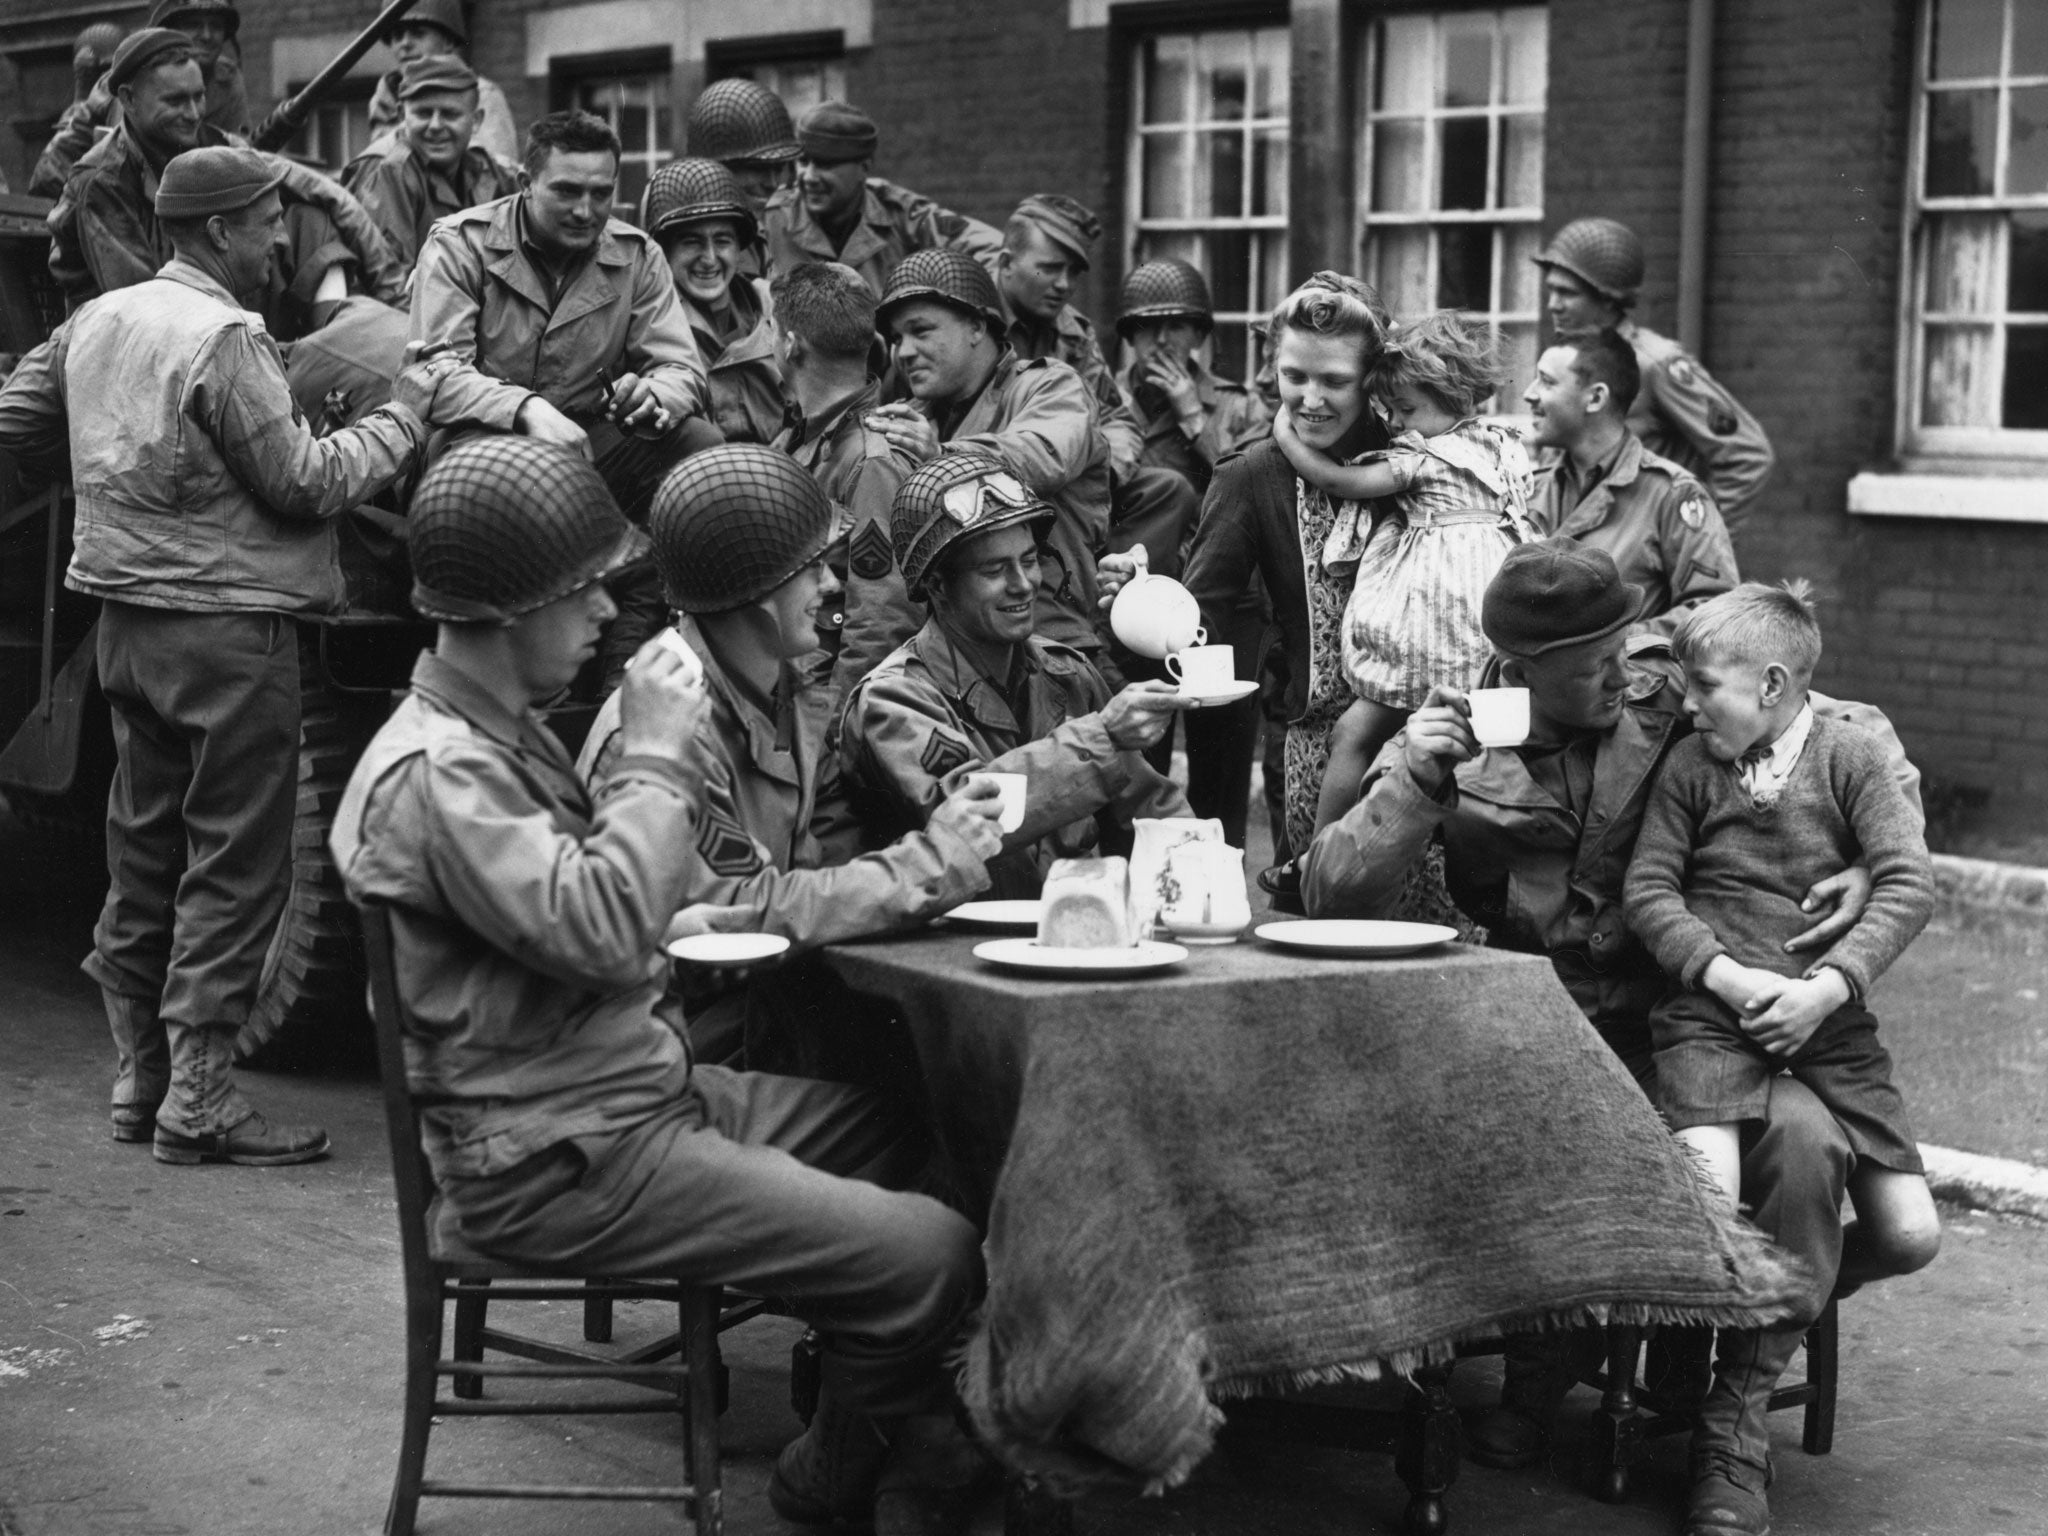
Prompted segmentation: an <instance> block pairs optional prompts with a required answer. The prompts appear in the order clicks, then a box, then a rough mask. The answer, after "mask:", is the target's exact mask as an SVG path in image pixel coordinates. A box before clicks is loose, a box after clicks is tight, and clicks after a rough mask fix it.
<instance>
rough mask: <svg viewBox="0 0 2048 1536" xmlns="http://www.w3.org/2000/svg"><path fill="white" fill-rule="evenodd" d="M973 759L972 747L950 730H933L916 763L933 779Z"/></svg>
mask: <svg viewBox="0 0 2048 1536" xmlns="http://www.w3.org/2000/svg"><path fill="white" fill-rule="evenodd" d="M973 761H974V749H973V748H972V747H970V746H968V745H967V743H966V742H964V741H962V740H961V739H960V738H959V737H958V736H955V735H954V734H953V733H952V732H951V731H933V732H932V734H931V739H930V740H929V741H927V742H926V743H925V744H924V755H923V756H922V757H920V758H919V759H918V763H919V764H920V765H921V766H922V767H923V768H924V771H925V772H926V773H928V774H930V775H931V776H932V777H933V778H935V779H943V778H944V777H945V776H946V775H947V774H949V773H951V772H952V771H953V770H954V769H955V768H959V767H963V766H965V765H966V764H968V763H971V762H973Z"/></svg>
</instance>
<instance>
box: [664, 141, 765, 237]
mask: <svg viewBox="0 0 2048 1536" xmlns="http://www.w3.org/2000/svg"><path fill="white" fill-rule="evenodd" d="M700 219H730V220H732V221H733V223H735V224H737V225H738V226H739V236H740V244H741V245H752V244H753V243H754V239H755V236H756V235H757V234H758V233H759V226H758V225H757V224H756V223H755V222H754V211H753V210H752V209H751V208H749V207H748V206H747V200H746V198H744V197H743V196H741V195H740V184H739V183H738V182H737V181H735V180H733V174H732V172H731V171H728V170H727V169H726V168H725V167H724V166H722V165H720V164H719V163H718V162H717V161H716V160H697V159H691V160H671V161H669V163H668V164H667V165H664V166H663V167H662V168H661V169H660V170H658V171H656V172H655V173H654V179H653V180H652V181H650V182H648V183H647V195H646V197H645V199H644V200H643V201H642V202H641V205H640V222H641V224H642V226H644V227H645V229H646V230H647V232H648V233H649V234H650V235H653V236H654V237H655V238H656V239H660V238H661V236H662V234H663V232H664V231H666V230H671V229H676V228H679V227H680V226H682V225H684V224H694V223H696V222H697V221H698V220H700Z"/></svg>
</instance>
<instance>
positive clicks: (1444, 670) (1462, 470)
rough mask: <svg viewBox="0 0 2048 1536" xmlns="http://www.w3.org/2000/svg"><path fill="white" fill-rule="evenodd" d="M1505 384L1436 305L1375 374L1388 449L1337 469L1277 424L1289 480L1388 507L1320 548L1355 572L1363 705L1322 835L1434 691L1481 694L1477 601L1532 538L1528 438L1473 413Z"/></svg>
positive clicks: (1348, 664) (1353, 605)
mask: <svg viewBox="0 0 2048 1536" xmlns="http://www.w3.org/2000/svg"><path fill="white" fill-rule="evenodd" d="M1500 383H1501V372H1500V369H1499V367H1498V365H1497V364H1496V362H1495V360H1494V352H1493V344H1492V340H1491V337H1490V336H1489V334H1488V328H1487V327H1486V325H1485V324H1484V323H1483V322H1481V321H1478V320H1475V319H1472V318H1470V317H1468V316H1466V315H1464V314H1462V313H1460V312H1458V311H1456V310H1437V311H1435V312H1433V313H1431V314H1427V315H1424V316H1422V317H1421V318H1420V319H1417V320H1414V321H1410V322H1408V323H1406V324H1404V325H1401V326H1398V327H1397V328H1396V329H1395V330H1394V332H1393V333H1392V335H1391V336H1390V337H1389V338H1388V341H1387V345H1386V349H1385V350H1384V351H1383V352H1381V354H1380V356H1379V359H1378V361H1377V362H1376V363H1375V365H1374V368H1373V373H1372V379H1371V385H1370V387H1371V390H1372V393H1373V396H1374V398H1375V399H1376V400H1377V401H1378V402H1379V404H1380V406H1381V408H1382V409H1383V410H1384V411H1385V413H1386V417H1387V424H1388V425H1389V426H1390V427H1391V428H1392V429H1393V431H1394V433H1395V437H1394V446H1393V447H1392V448H1389V449H1386V450H1384V451H1382V452H1378V453H1369V454H1362V455H1360V457H1359V458H1358V459H1357V460H1356V461H1354V462H1352V463H1349V464H1340V463H1337V462H1336V461H1334V460H1332V459H1330V458H1328V457H1327V456H1325V455H1324V454H1322V453H1320V452H1318V451H1317V450H1316V449H1314V448H1311V447H1309V446H1307V445H1306V444H1305V443H1303V442H1302V441H1301V439H1300V437H1299V436H1297V435H1296V433H1295V432H1294V429H1293V424H1292V423H1291V422H1290V421H1289V420H1288V418H1287V415H1286V413H1285V412H1282V413H1281V414H1280V417H1279V419H1278V420H1277V421H1276V423H1275V425H1274V428H1273V436H1274V438H1275V439H1276V440H1277V441H1278V443H1279V445H1280V449H1281V451H1282V452H1283V453H1285V454H1286V455H1287V460H1288V462H1289V463H1290V464H1291V465H1293V466H1294V472H1295V473H1296V474H1297V475H1299V476H1301V478H1302V479H1304V480H1306V481H1308V482H1309V483H1310V484H1311V485H1314V486H1317V487H1319V488H1320V489H1321V490H1323V491H1325V492H1326V493H1328V495H1329V496H1330V497H1331V498H1332V499H1333V500H1335V499H1337V498H1342V499H1343V500H1344V501H1346V502H1350V503H1356V502H1360V501H1370V500H1373V499H1375V498H1379V497H1391V498H1393V501H1392V504H1391V507H1390V508H1382V509H1380V510H1379V511H1378V512H1377V513H1375V512H1373V511H1371V510H1369V509H1363V508H1360V507H1357V506H1356V505H1352V506H1348V507H1346V508H1344V509H1343V510H1342V512H1340V514H1339V516H1338V519H1337V521H1336V523H1335V525H1333V526H1332V528H1331V529H1330V534H1329V538H1328V539H1327V541H1326V542H1325V543H1324V545H1323V551H1322V559H1323V564H1324V567H1325V568H1326V569H1330V570H1342V569H1343V568H1344V566H1346V565H1355V566H1356V567H1357V579H1356V584H1355V585H1354V586H1353V587H1352V590H1351V598H1350V601H1349V602H1348V603H1347V604H1346V606H1345V609H1344V670H1345V672H1346V673H1347V674H1349V676H1350V678H1351V686H1352V688H1353V690H1354V691H1355V692H1356V693H1357V694H1358V700H1357V702H1356V703H1354V704H1353V705H1352V706H1351V708H1350V709H1349V710H1347V711H1346V712H1345V714H1344V716H1343V718H1342V719H1340V720H1339V721H1338V722H1337V727H1336V731H1335V733H1334V735H1333V736H1332V737H1331V741H1330V766H1329V769H1328V770H1327V772H1326V773H1325V774H1324V776H1323V793H1322V799H1321V801H1320V803H1319V804H1318V806H1317V808H1316V829H1317V830H1318V831H1320V830H1322V828H1324V827H1326V826H1328V825H1329V824H1330V823H1331V822H1332V821H1335V820H1336V819H1337V818H1338V817H1340V816H1342V815H1343V814H1344V812H1345V811H1347V810H1349V809H1350V808H1351V806H1352V804H1353V803H1354V802H1355V801H1356V800H1357V798H1358V788H1359V784H1360V781H1362V780H1363V779H1364V777H1365V773H1366V770H1367V769H1368V768H1370V767H1371V766H1372V760H1373V758H1374V757H1375V756H1376V755H1378V753H1379V750H1380V748H1381V747H1383V746H1385V745H1386V744H1387V742H1388V741H1390V740H1392V739H1393V737H1394V735H1395V734H1396V733H1397V732H1398V731H1399V730H1400V729H1401V727H1402V725H1404V724H1405V723H1406V722H1407V719H1408V716H1409V715H1410V714H1411V713H1413V712H1414V711H1415V710H1416V709H1418V708H1420V707H1421V705H1422V702H1423V700H1424V699H1426V698H1427V697H1428V695H1429V690H1430V688H1431V686H1432V685H1434V684H1437V683H1448V684H1450V685H1452V686H1453V687H1457V688H1466V689H1469V688H1472V687H1474V686H1476V685H1477V684H1478V682H1479V677H1480V673H1481V672H1482V671H1484V670H1485V667H1486V664H1487V662H1488V661H1489V660H1490V659H1491V658H1492V654H1493V650H1492V647H1491V646H1489V645H1488V644H1487V643H1486V637H1485V636H1484V635H1483V634H1481V633H1480V629H1479V607H1480V602H1481V600H1482V599H1483V598H1484V596H1485V594H1486V586H1487V583H1488V582H1490V581H1491V580H1492V579H1493V574H1494V572H1495V571H1497V570H1499V569H1500V563H1501V561H1502V560H1503V559H1504V558H1505V557H1506V555H1507V552H1508V550H1509V549H1510V548H1511V547H1513V546H1514V545H1515V544H1517V543H1519V542H1520V541H1521V540H1523V539H1525V538H1528V537H1530V536H1531V534H1530V530H1529V525H1528V507H1529V486H1530V472H1529V460H1528V456H1527V455H1526V454H1525V453H1524V452H1523V451H1522V444H1521V440H1520V438H1518V437H1517V436H1516V435H1515V434H1514V433H1513V432H1512V431H1510V430H1509V429H1508V428H1507V427H1505V426H1502V425H1499V424H1496V423H1494V422H1491V421H1487V420H1484V419H1482V418H1480V417H1478V416H1476V415H1475V414H1474V413H1475V412H1476V411H1477V410H1478V409H1479V407H1480V405H1481V404H1483V403H1484V402H1485V401H1486V400H1488V399H1490V398H1491V397H1492V395H1493V392H1494V391H1495V390H1496V389H1498V388H1499V387H1500Z"/></svg>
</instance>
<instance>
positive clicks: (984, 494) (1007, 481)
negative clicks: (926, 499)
mask: <svg viewBox="0 0 2048 1536" xmlns="http://www.w3.org/2000/svg"><path fill="white" fill-rule="evenodd" d="M939 504H940V505H941V506H942V507H944V508H945V510H946V516H948V517H950V518H951V519H952V520H953V521H954V522H956V523H958V524H959V525H960V526H961V527H962V528H972V527H973V526H974V525H975V524H976V523H978V522H980V521H981V520H982V518H983V517H984V516H986V515H988V513H989V511H990V509H991V508H993V509H994V510H995V511H996V512H997V513H1003V512H1021V511H1024V510H1025V509H1027V508H1031V507H1038V506H1042V505H1044V503H1043V502H1042V501H1041V500H1040V499H1039V498H1038V497H1036V496H1034V495H1032V494H1031V492H1030V491H1028V490H1026V489H1025V488H1024V484H1023V482H1022V481H1020V480H1019V479H1018V478H1017V477H1016V476H1015V475H1013V474H1011V473H1010V472H1009V471H1008V470H1006V469H991V470H987V471H985V472H984V473H982V474H978V475H976V476H975V477H974V478H973V479H972V480H962V481H961V482H960V483H959V484H957V485H949V486H947V487H946V489H945V491H944V492H943V493H942V494H941V495H940V498H939Z"/></svg>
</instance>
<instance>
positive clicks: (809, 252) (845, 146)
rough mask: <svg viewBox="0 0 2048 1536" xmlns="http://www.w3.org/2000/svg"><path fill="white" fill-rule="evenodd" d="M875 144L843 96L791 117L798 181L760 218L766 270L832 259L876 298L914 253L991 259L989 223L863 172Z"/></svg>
mask: <svg viewBox="0 0 2048 1536" xmlns="http://www.w3.org/2000/svg"><path fill="white" fill-rule="evenodd" d="M880 141H881V135H880V133H879V132H878V131H877V129H876V127H875V123H874V119H873V118H871V117H869V116H868V115H867V113H865V112H863V111H861V110H860V108H858V107H855V106H849V105H848V104H847V103H846V102H843V101H821V102H819V103H818V104H817V105H816V106H814V107H812V108H810V109H809V110H808V111H806V112H805V113H804V114H803V116H802V117H801V118H799V119H798V120H797V125H796V142H797V148H798V155H797V162H796V185H794V186H790V187H784V188H783V189H782V190H781V191H779V192H777V193H776V194H775V195H774V196H773V197H771V198H769V199H768V209H767V212H766V213H765V214H764V215H763V217H762V223H763V225H764V226H765V229H766V237H767V242H768V262H769V267H770V269H771V272H781V271H787V270H788V269H789V268H791V267H793V266H795V265H797V264H798V263H799V262H805V261H836V262H840V263H843V264H844V265H846V266H849V267H851V268H853V270H854V271H856V272H858V273H859V274H860V275H861V276H862V277H863V278H864V279H865V280H866V281H867V285H868V286H869V287H870V288H872V289H873V290H874V291H875V294H876V296H877V297H880V296H881V293H882V290H883V289H884V288H885V287H886V286H887V284H888V281H889V274H890V273H892V272H894V271H895V270H896V268H897V266H898V264H900V263H901V262H902V260H903V259H904V257H906V256H908V255H910V254H911V253H912V252H913V251H929V250H940V249H945V250H954V251H961V252H964V253H965V254H967V255H969V256H972V257H974V258H976V259H977V260H980V261H993V260H994V259H995V255H996V252H997V251H999V250H1000V249H1002V244H1003V237H1002V236H1001V235H1000V234H998V233H997V232H996V231H995V230H994V229H992V228H991V227H990V226H988V225H987V224H984V223H982V222H981V221H980V220H979V219H971V218H968V217H967V216H966V215H965V214H959V213H955V212H953V211H952V210H951V209H950V208H941V207H940V206H939V205H938V204H937V203H935V202H933V201H932V200H931V199H930V198H928V197H923V196H920V195H919V194H918V193H915V192H911V191H908V190H906V189H905V188H903V187H899V186H897V185H896V184H895V183H894V182H888V181H884V180H882V179H881V178H880V177H879V176H871V175H869V174H868V172H869V171H870V170H872V169H873V167H874V161H875V151H876V149H877V147H878V146H879V144H880Z"/></svg>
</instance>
